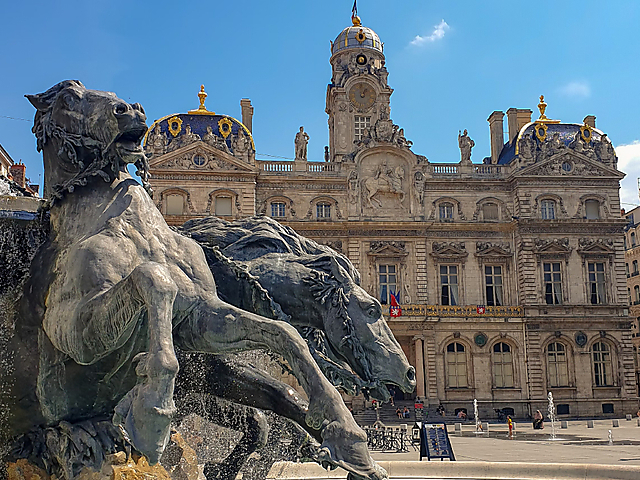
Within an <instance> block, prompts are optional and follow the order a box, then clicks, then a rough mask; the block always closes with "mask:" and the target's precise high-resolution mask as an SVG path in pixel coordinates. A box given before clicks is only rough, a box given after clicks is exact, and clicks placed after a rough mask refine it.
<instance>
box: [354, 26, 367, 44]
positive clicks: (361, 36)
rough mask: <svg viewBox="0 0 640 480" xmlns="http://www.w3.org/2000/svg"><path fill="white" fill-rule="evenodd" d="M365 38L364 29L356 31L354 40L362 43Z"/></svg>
mask: <svg viewBox="0 0 640 480" xmlns="http://www.w3.org/2000/svg"><path fill="white" fill-rule="evenodd" d="M366 39H367V37H366V36H365V34H364V31H363V30H362V29H360V31H358V33H356V40H357V41H358V42H360V43H363V42H364V41H365V40H366Z"/></svg>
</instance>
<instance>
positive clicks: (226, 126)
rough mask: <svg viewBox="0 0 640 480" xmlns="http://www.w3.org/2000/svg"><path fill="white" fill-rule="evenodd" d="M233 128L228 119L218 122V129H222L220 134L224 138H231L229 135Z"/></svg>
mask: <svg viewBox="0 0 640 480" xmlns="http://www.w3.org/2000/svg"><path fill="white" fill-rule="evenodd" d="M232 126H233V123H231V120H229V119H228V118H226V117H225V118H221V119H220V121H219V122H218V128H219V129H220V133H221V134H222V136H223V137H224V138H227V137H228V136H229V134H230V133H231V127H232Z"/></svg>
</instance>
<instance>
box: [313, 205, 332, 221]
mask: <svg viewBox="0 0 640 480" xmlns="http://www.w3.org/2000/svg"><path fill="white" fill-rule="evenodd" d="M316 216H317V217H318V218H331V205H330V204H328V203H318V204H317V205H316Z"/></svg>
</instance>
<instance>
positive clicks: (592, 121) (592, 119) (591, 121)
mask: <svg viewBox="0 0 640 480" xmlns="http://www.w3.org/2000/svg"><path fill="white" fill-rule="evenodd" d="M583 122H584V124H585V125H589V126H590V127H591V128H596V116H595V115H587V116H586V117H584V120H583Z"/></svg>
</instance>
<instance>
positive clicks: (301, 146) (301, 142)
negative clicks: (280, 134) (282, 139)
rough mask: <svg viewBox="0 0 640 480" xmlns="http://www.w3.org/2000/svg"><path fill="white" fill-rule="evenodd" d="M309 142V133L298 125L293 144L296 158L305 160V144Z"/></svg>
mask: <svg viewBox="0 0 640 480" xmlns="http://www.w3.org/2000/svg"><path fill="white" fill-rule="evenodd" d="M308 143H309V134H308V133H307V132H305V131H304V127H300V131H299V132H298V133H296V138H295V140H294V144H295V147H296V160H305V161H306V160H307V144H308Z"/></svg>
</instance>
